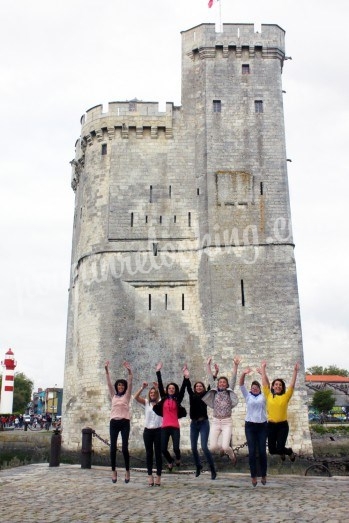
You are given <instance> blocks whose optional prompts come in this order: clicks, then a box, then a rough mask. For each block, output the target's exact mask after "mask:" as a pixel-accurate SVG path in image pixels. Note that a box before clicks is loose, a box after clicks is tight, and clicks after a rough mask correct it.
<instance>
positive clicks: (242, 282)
mask: <svg viewBox="0 0 349 523" xmlns="http://www.w3.org/2000/svg"><path fill="white" fill-rule="evenodd" d="M241 305H242V306H243V307H245V290H244V280H241Z"/></svg>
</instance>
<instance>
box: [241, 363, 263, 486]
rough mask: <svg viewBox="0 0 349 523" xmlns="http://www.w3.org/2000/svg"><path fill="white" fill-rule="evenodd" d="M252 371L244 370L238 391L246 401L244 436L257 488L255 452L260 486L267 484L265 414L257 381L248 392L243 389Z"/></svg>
mask: <svg viewBox="0 0 349 523" xmlns="http://www.w3.org/2000/svg"><path fill="white" fill-rule="evenodd" d="M251 372H252V371H251V369H250V368H249V367H247V369H245V370H244V371H243V372H242V374H241V377H240V390H241V392H242V394H243V396H244V398H245V400H246V407H247V410H246V418H245V434H246V439H247V446H248V459H249V466H250V472H251V480H252V485H253V486H254V487H256V486H257V474H258V473H257V450H258V456H259V462H260V467H261V476H262V480H261V482H262V485H265V484H266V482H267V414H266V401H265V397H264V395H263V394H262V393H261V386H260V383H259V382H258V381H252V383H251V389H250V391H248V390H247V388H246V387H245V376H246V375H247V374H250V373H251Z"/></svg>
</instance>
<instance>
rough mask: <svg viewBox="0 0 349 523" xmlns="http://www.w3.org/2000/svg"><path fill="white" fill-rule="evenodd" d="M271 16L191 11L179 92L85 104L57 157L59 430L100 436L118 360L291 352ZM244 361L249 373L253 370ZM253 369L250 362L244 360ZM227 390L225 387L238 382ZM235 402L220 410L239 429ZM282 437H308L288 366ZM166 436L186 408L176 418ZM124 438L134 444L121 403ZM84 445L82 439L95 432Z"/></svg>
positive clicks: (298, 342)
mask: <svg viewBox="0 0 349 523" xmlns="http://www.w3.org/2000/svg"><path fill="white" fill-rule="evenodd" d="M284 60H285V51H284V31H283V30H282V29H281V28H280V27H278V26H277V25H262V29H261V32H260V33H258V32H255V31H254V26H253V25H251V24H224V26H223V32H221V33H216V32H215V26H214V25H213V24H203V25H199V26H197V27H194V28H192V29H190V30H188V31H184V32H183V33H182V105H181V106H180V107H175V106H174V105H173V104H172V103H167V104H166V111H165V112H159V110H158V104H157V103H154V102H143V101H139V100H137V99H135V100H131V101H127V102H125V101H124V102H111V103H109V107H108V110H107V112H103V108H102V106H101V105H98V106H96V107H93V108H91V109H89V110H88V111H87V113H86V115H84V116H83V117H82V119H81V124H82V130H81V137H80V139H79V140H78V141H77V142H76V156H75V159H74V160H73V161H72V166H73V174H72V187H73V189H74V191H75V193H76V203H75V219H74V233H73V248H72V269H71V285H70V299H69V311H68V329H67V348H66V363H65V382H64V410H63V424H64V443H65V445H66V446H67V447H70V448H72V449H76V448H78V447H79V445H80V440H81V429H82V428H84V427H86V426H90V427H92V428H94V429H95V430H96V432H97V433H98V434H100V435H101V436H102V437H107V438H108V421H109V411H110V404H109V398H108V394H107V387H106V384H105V373H104V362H105V360H110V361H111V372H112V375H113V378H115V379H116V378H117V377H125V373H124V372H123V368H122V362H123V361H124V360H128V361H130V362H131V364H132V366H133V370H134V390H136V389H138V388H139V386H140V385H141V383H142V382H143V381H149V382H152V381H153V380H154V378H155V365H156V363H157V362H158V361H160V360H161V361H163V364H164V368H163V378H164V381H165V382H166V381H167V380H176V381H177V382H180V381H181V368H182V364H183V363H184V362H187V364H188V367H189V369H190V371H191V376H192V377H193V379H194V380H198V379H200V380H202V379H206V377H205V362H206V359H207V357H208V356H209V355H212V357H213V360H214V361H215V362H217V363H218V365H219V367H220V371H221V373H223V374H225V375H228V376H229V375H230V374H231V368H232V358H233V356H234V355H236V354H238V355H240V356H241V357H242V360H243V361H242V366H247V365H250V366H252V367H254V368H256V367H258V366H259V364H260V361H261V360H262V359H266V360H267V362H268V373H269V374H270V377H284V378H285V379H286V381H288V380H289V379H290V378H291V374H292V370H293V366H294V363H295V362H296V361H299V362H300V363H301V366H302V370H304V367H303V349H302V334H301V323H300V311H299V300H298V289H297V276H296V264H295V258H294V244H293V238H292V230H291V214H290V202H289V193H288V182H287V157H286V147H285V131H284V119H283V100H282V96H283V94H282V83H281V73H282V67H283V63H284ZM257 376H258V375H257ZM255 377H256V376H255ZM238 394H240V392H239V391H238ZM244 411H245V405H244V402H243V401H242V400H241V402H240V404H239V405H238V407H237V408H236V409H235V410H234V414H233V425H234V432H233V434H234V444H239V443H243V442H244V441H245V436H244V423H243V419H244ZM289 421H290V426H291V431H290V432H291V434H290V438H289V439H290V446H292V447H294V448H295V449H297V451H300V450H302V451H303V452H309V453H310V452H311V451H312V447H311V440H310V436H309V428H308V418H307V408H306V392H305V386H304V379H303V372H301V373H300V376H299V381H298V384H297V390H296V392H295V395H294V397H293V399H292V402H291V404H290V416H289ZM181 424H182V437H181V438H182V440H181V441H182V447H183V448H185V446H188V445H189V439H188V426H189V420H188V419H185V420H182V422H181ZM131 426H132V433H131V441H130V447H131V449H132V448H137V447H138V448H143V441H142V437H141V433H142V428H143V412H142V411H141V409H140V408H138V407H137V406H136V405H133V417H132V425H131ZM96 445H97V446H98V442H97V443H96Z"/></svg>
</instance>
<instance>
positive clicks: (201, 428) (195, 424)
mask: <svg viewBox="0 0 349 523" xmlns="http://www.w3.org/2000/svg"><path fill="white" fill-rule="evenodd" d="M209 434H210V423H209V421H208V419H203V420H192V421H191V423H190V444H191V451H192V453H193V458H194V461H195V465H196V468H199V467H201V462H200V457H199V452H198V439H199V435H200V442H201V448H202V451H203V453H204V454H205V457H206V459H207V463H208V464H209V466H210V469H211V470H214V463H213V458H212V454H211V452H210V451H209V449H208V445H207V443H208V436H209Z"/></svg>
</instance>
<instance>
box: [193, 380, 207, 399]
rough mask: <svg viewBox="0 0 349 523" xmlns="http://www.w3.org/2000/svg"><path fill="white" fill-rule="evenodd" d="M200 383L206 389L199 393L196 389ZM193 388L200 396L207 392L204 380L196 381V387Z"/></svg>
mask: <svg viewBox="0 0 349 523" xmlns="http://www.w3.org/2000/svg"><path fill="white" fill-rule="evenodd" d="M198 383H200V385H202V386H203V388H204V390H203V391H202V392H200V394H199V393H198V392H196V390H195V388H196V385H197V384H198ZM193 390H194V394H197V395H198V396H201V395H203V394H206V386H205V384H204V383H202V381H196V382H195V383H194V389H193Z"/></svg>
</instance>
